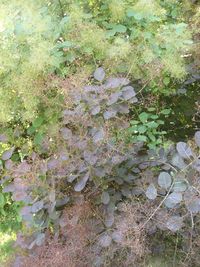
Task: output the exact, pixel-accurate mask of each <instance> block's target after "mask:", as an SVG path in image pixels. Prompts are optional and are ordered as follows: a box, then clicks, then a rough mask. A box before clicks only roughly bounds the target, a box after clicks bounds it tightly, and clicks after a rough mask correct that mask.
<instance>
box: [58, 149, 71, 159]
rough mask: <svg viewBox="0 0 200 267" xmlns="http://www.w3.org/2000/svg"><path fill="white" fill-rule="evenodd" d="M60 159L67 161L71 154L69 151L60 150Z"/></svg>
mask: <svg viewBox="0 0 200 267" xmlns="http://www.w3.org/2000/svg"><path fill="white" fill-rule="evenodd" d="M59 159H60V160H62V161H66V160H68V159H69V154H68V152H67V151H61V152H60V156H59Z"/></svg>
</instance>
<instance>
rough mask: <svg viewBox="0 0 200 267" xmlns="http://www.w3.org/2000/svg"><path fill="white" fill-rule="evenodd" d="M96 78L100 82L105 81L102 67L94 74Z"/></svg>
mask: <svg viewBox="0 0 200 267" xmlns="http://www.w3.org/2000/svg"><path fill="white" fill-rule="evenodd" d="M94 78H95V79H96V80H97V81H99V82H102V81H103V79H104V78H105V71H104V69H103V68H102V67H100V68H97V69H96V70H95V72H94Z"/></svg>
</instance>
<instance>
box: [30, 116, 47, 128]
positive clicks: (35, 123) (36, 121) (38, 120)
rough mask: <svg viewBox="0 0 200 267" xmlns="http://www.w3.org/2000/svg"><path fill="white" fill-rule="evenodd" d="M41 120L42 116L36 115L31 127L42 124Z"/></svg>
mask: <svg viewBox="0 0 200 267" xmlns="http://www.w3.org/2000/svg"><path fill="white" fill-rule="evenodd" d="M43 121H44V118H43V117H38V118H37V119H35V120H34V121H33V127H34V128H39V127H40V126H41V125H42V123H43Z"/></svg>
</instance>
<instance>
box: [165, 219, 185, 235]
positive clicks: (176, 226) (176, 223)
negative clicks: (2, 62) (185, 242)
mask: <svg viewBox="0 0 200 267" xmlns="http://www.w3.org/2000/svg"><path fill="white" fill-rule="evenodd" d="M166 227H167V228H168V229H169V230H170V231H172V232H177V231H179V230H180V229H181V228H182V227H183V218H182V217H180V216H172V217H171V218H169V219H168V220H167V222H166Z"/></svg>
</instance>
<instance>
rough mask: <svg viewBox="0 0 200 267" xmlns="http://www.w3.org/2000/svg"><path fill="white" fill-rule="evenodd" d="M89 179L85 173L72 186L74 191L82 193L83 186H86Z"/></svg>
mask: <svg viewBox="0 0 200 267" xmlns="http://www.w3.org/2000/svg"><path fill="white" fill-rule="evenodd" d="M88 179H89V172H87V173H86V174H85V175H84V176H83V177H82V178H81V179H80V180H79V181H78V182H77V183H76V184H75V186H74V190H75V191H76V192H80V191H82V190H83V189H84V188H85V186H86V183H87V181H88Z"/></svg>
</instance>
